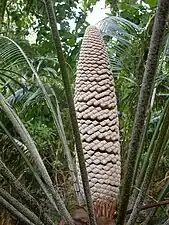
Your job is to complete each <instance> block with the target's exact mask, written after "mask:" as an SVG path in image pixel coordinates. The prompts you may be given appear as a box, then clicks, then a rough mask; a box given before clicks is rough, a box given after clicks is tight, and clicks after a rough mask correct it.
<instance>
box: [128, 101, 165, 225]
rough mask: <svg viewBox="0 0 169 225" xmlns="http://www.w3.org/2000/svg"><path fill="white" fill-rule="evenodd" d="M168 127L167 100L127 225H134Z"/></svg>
mask: <svg viewBox="0 0 169 225" xmlns="http://www.w3.org/2000/svg"><path fill="white" fill-rule="evenodd" d="M168 127H169V99H168V100H167V102H166V105H165V115H164V119H163V123H162V125H161V129H160V131H159V135H158V138H157V139H156V142H155V145H154V150H153V153H152V156H151V159H150V162H149V165H148V168H147V171H146V174H145V177H144V180H143V183H142V186H141V189H140V193H139V195H138V197H137V200H136V203H135V205H134V208H133V212H132V214H131V216H130V219H129V222H128V225H134V224H135V222H136V219H137V217H138V214H139V211H140V208H141V206H142V204H143V201H144V198H145V196H146V193H147V190H148V188H149V185H150V181H151V179H152V176H153V172H154V171H155V167H156V165H157V162H158V161H159V160H158V159H159V156H160V155H161V151H162V150H163V149H162V148H161V146H162V145H163V144H166V143H167V141H168V139H167V138H166V135H167V132H166V131H167V130H168ZM164 141H165V143H164Z"/></svg>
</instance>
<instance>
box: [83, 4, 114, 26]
mask: <svg viewBox="0 0 169 225" xmlns="http://www.w3.org/2000/svg"><path fill="white" fill-rule="evenodd" d="M108 12H110V10H109V8H105V0H100V1H99V2H97V4H96V5H95V6H94V8H93V11H92V12H91V13H89V15H88V16H87V19H86V20H87V22H88V23H90V25H96V23H98V22H99V21H100V20H102V19H104V18H105V17H106V13H108Z"/></svg>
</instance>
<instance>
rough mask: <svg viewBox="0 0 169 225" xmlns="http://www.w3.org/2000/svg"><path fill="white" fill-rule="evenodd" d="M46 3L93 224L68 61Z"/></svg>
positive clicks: (55, 22) (48, 0)
mask: <svg viewBox="0 0 169 225" xmlns="http://www.w3.org/2000/svg"><path fill="white" fill-rule="evenodd" d="M45 4H46V9H47V14H48V18H49V22H50V26H51V30H52V35H53V40H54V44H55V48H56V52H57V57H58V61H59V65H60V69H61V74H62V80H63V84H64V88H65V92H66V97H67V101H68V106H69V112H70V118H71V123H72V128H73V133H74V138H75V143H76V150H77V156H78V160H79V166H80V171H81V176H82V182H83V187H84V193H85V197H86V203H87V208H88V213H89V220H90V224H91V225H96V221H95V216H94V210H93V203H92V198H91V192H90V187H89V181H88V175H87V170H86V166H85V159H84V154H83V148H82V143H81V138H80V133H79V128H78V123H77V119H76V112H75V107H74V102H73V96H72V91H71V85H70V82H69V74H68V69H67V66H66V61H65V58H64V55H63V51H62V46H61V42H60V37H59V32H58V29H57V21H56V16H55V12H54V8H53V2H52V1H51V0H45Z"/></svg>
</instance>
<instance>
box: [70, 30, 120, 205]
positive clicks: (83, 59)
mask: <svg viewBox="0 0 169 225" xmlns="http://www.w3.org/2000/svg"><path fill="white" fill-rule="evenodd" d="M74 102H75V108H76V115H77V119H78V125H79V130H80V134H81V140H82V146H83V151H84V156H85V161H86V167H87V172H88V177H89V184H90V188H91V193H92V198H93V201H94V202H98V200H99V201H100V200H106V201H107V200H111V201H114V199H115V198H116V196H117V193H118V191H119V186H120V178H121V160H120V143H119V122H118V115H117V103H116V96H115V88H114V80H113V76H112V73H111V72H110V68H109V60H108V57H107V54H106V51H105V46H104V41H103V40H102V38H101V34H100V31H99V29H97V28H96V27H93V26H90V27H88V28H87V30H86V32H85V35H84V39H83V43H82V47H81V51H80V56H79V61H78V66H77V76H76V84H75V98H74ZM78 176H79V181H80V188H81V191H82V192H83V187H82V181H81V176H80V171H79V167H78Z"/></svg>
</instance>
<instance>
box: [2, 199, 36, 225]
mask: <svg viewBox="0 0 169 225" xmlns="http://www.w3.org/2000/svg"><path fill="white" fill-rule="evenodd" d="M0 204H1V205H2V206H3V207H4V208H5V209H7V210H8V211H9V212H10V213H11V214H12V215H13V216H15V217H17V218H19V220H21V221H22V222H24V223H25V224H28V225H34V223H32V222H31V221H30V220H28V219H27V218H26V217H25V216H24V215H23V214H22V213H20V212H19V211H18V210H17V209H16V208H15V207H13V206H12V205H11V204H9V203H8V202H7V201H6V200H5V199H4V198H2V197H1V196H0Z"/></svg>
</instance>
